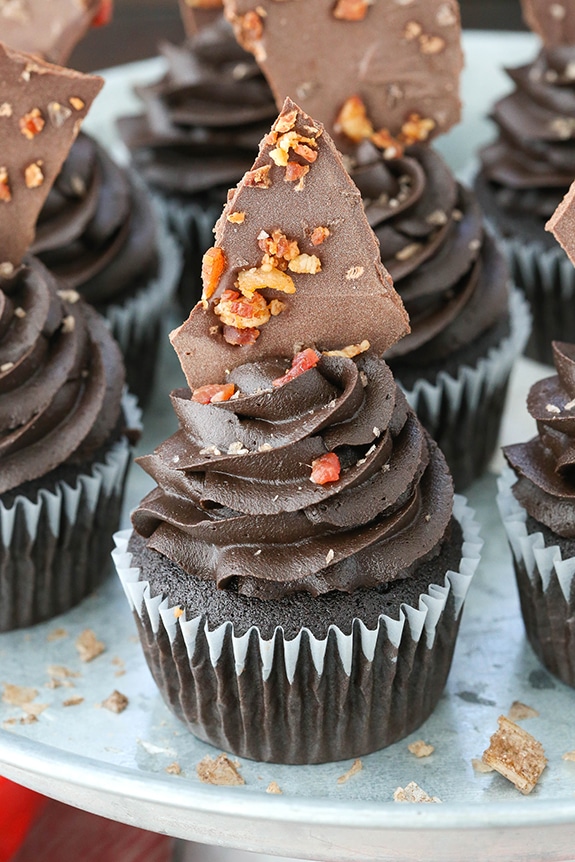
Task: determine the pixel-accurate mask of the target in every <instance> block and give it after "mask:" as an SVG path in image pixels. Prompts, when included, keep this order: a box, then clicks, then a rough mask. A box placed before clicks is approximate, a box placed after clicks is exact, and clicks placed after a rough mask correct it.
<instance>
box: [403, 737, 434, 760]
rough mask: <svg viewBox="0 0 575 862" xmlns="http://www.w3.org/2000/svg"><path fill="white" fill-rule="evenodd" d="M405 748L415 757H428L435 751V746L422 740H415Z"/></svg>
mask: <svg viewBox="0 0 575 862" xmlns="http://www.w3.org/2000/svg"><path fill="white" fill-rule="evenodd" d="M407 748H408V750H409V751H411V753H412V754H414V755H415V756H416V757H429V755H430V754H433V752H434V751H435V746H434V745H430V744H429V743H428V742H425V740H423V739H417V740H416V741H415V742H410V743H409V745H408V746H407Z"/></svg>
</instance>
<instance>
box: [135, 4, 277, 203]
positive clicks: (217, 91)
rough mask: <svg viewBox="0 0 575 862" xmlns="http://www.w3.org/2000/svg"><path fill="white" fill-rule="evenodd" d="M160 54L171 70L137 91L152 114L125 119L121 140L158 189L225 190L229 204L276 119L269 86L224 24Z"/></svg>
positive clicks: (184, 191)
mask: <svg viewBox="0 0 575 862" xmlns="http://www.w3.org/2000/svg"><path fill="white" fill-rule="evenodd" d="M160 50H161V53H162V54H163V56H164V57H165V59H166V61H167V64H168V71H167V72H166V74H165V76H164V78H163V79H162V80H161V81H159V82H158V83H157V84H154V85H152V86H149V87H141V88H138V90H137V92H138V95H139V96H140V97H141V99H142V100H143V102H144V106H145V114H142V115H140V116H135V117H122V118H121V119H120V120H119V121H118V127H119V130H120V134H121V136H122V138H123V139H124V141H125V143H126V144H127V146H128V148H129V149H130V151H131V153H132V157H133V160H134V164H135V166H136V167H137V168H138V170H139V171H140V172H141V174H142V175H143V176H144V178H145V179H146V181H147V182H148V183H150V184H151V185H152V186H156V187H157V188H159V189H160V190H161V191H163V192H166V193H169V194H176V195H191V194H197V193H200V192H204V191H206V190H210V189H213V188H214V187H221V188H223V189H224V198H223V199H224V200H225V192H226V191H227V189H228V188H229V187H230V186H233V185H235V184H236V183H237V182H238V181H239V180H240V178H241V177H242V176H243V174H244V173H245V172H246V171H248V170H249V169H250V168H251V166H252V162H253V159H254V154H255V153H257V150H258V145H259V142H260V140H261V139H262V138H263V137H264V135H265V134H267V132H268V131H269V127H270V124H271V121H272V120H273V119H274V118H275V116H276V114H277V109H276V106H275V102H274V99H273V96H272V94H271V91H270V89H269V86H268V84H267V82H266V80H265V78H264V77H263V75H262V74H261V72H260V70H259V68H258V66H257V64H256V62H255V60H254V58H253V57H252V56H251V55H250V54H248V53H246V52H245V51H243V49H241V48H240V47H239V45H238V44H237V43H236V41H235V39H234V37H233V34H232V31H231V28H230V27H229V25H228V24H227V23H226V22H225V21H224V20H223V19H222V20H220V21H218V22H217V24H215V25H214V26H212V27H208V28H206V29H205V30H203V31H202V32H201V33H199V34H198V35H197V36H196V37H194V38H193V39H190V40H189V41H188V42H187V43H185V44H184V45H183V46H181V47H177V46H174V45H170V44H167V43H164V44H163V45H162V46H161V48H160Z"/></svg>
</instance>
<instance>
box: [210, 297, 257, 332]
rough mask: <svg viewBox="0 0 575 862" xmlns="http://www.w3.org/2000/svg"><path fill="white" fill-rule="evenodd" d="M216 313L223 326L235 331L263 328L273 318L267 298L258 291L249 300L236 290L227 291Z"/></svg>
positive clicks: (215, 308) (216, 307)
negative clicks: (230, 327)
mask: <svg viewBox="0 0 575 862" xmlns="http://www.w3.org/2000/svg"><path fill="white" fill-rule="evenodd" d="M214 312H215V313H216V314H217V315H218V317H219V318H220V320H221V321H222V323H223V324H225V325H226V326H233V327H234V328H235V329H252V328H253V327H256V326H263V325H264V323H267V322H268V320H269V319H270V316H271V313H270V310H269V308H268V304H267V302H266V300H265V298H264V297H263V296H262V295H261V293H258V292H257V291H255V292H254V294H253V295H252V296H251V297H250V298H248V297H246V296H242V295H241V293H238V292H237V291H236V290H226V291H224V293H223V294H222V297H221V299H220V301H219V302H218V304H217V305H216V306H215V307H214Z"/></svg>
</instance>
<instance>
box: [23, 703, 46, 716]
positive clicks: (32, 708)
mask: <svg viewBox="0 0 575 862" xmlns="http://www.w3.org/2000/svg"><path fill="white" fill-rule="evenodd" d="M22 709H23V710H24V712H25V713H26V715H27V716H30V715H33V716H34V718H38V716H39V715H41V713H43V712H44V710H45V709H48V704H47V703H23V704H22Z"/></svg>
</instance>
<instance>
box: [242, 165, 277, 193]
mask: <svg viewBox="0 0 575 862" xmlns="http://www.w3.org/2000/svg"><path fill="white" fill-rule="evenodd" d="M270 170H271V165H262V167H261V168H256V169H255V170H253V171H248V172H247V174H246V175H245V177H244V184H245V185H246V186H250V187H252V186H253V187H255V188H257V189H269V188H270V186H271V184H272V181H271V179H270V176H269V173H270Z"/></svg>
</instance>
